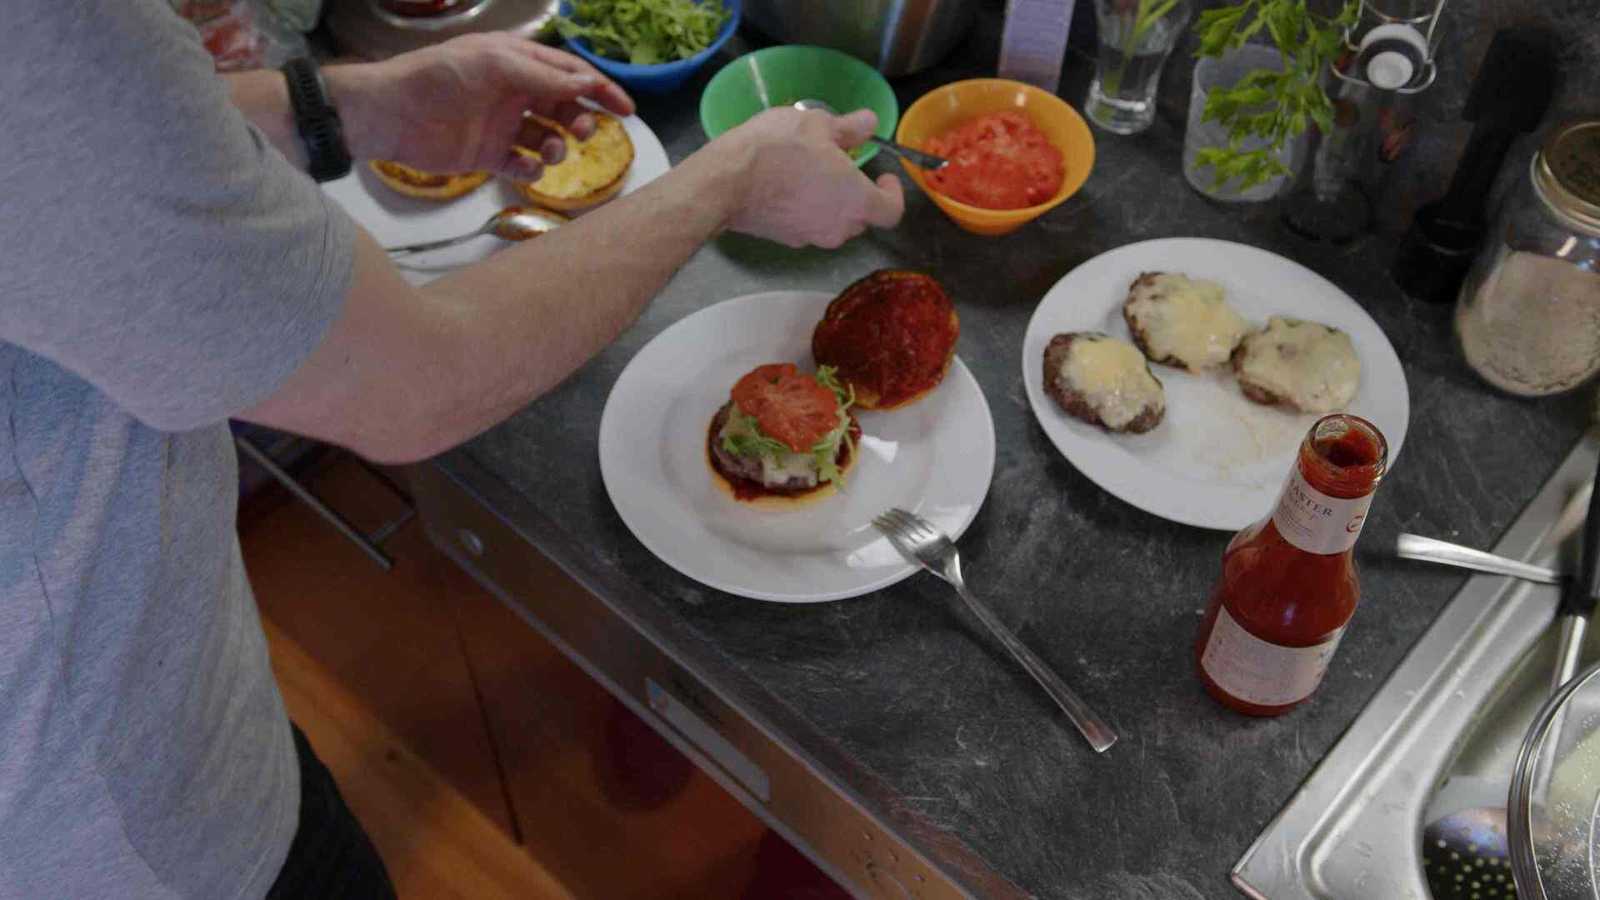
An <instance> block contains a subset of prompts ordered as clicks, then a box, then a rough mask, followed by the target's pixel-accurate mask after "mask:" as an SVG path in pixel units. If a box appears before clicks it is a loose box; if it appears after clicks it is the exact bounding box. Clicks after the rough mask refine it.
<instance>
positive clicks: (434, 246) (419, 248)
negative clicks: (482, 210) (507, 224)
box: [383, 228, 484, 256]
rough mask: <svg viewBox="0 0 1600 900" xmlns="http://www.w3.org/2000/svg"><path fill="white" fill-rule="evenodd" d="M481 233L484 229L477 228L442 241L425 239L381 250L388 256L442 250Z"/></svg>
mask: <svg viewBox="0 0 1600 900" xmlns="http://www.w3.org/2000/svg"><path fill="white" fill-rule="evenodd" d="M483 233H484V229H482V228H479V229H478V230H477V231H474V232H472V233H471V234H458V235H456V236H455V237H453V238H445V239H444V240H442V241H425V242H423V243H421V244H406V245H405V246H403V247H385V248H383V252H385V253H387V254H389V255H390V256H403V255H405V254H407V253H422V252H424V251H426V250H442V249H444V248H445V247H454V246H455V245H456V244H461V243H465V242H467V241H470V240H472V239H473V238H475V237H477V236H478V235H480V234H483Z"/></svg>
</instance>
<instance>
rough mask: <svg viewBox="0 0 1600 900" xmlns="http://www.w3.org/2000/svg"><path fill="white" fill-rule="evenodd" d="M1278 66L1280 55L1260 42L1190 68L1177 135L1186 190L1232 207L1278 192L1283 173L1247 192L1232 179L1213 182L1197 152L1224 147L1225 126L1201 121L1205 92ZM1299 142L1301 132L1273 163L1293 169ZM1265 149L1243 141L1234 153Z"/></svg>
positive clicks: (1258, 142) (1261, 142)
mask: <svg viewBox="0 0 1600 900" xmlns="http://www.w3.org/2000/svg"><path fill="white" fill-rule="evenodd" d="M1281 68H1283V57H1282V56H1281V55H1279V53H1278V51H1277V50H1275V49H1273V48H1271V47H1266V46H1263V45H1260V44H1245V45H1244V46H1243V47H1240V48H1238V49H1236V50H1232V51H1230V52H1228V53H1226V54H1224V55H1222V56H1220V57H1207V58H1205V59H1202V60H1200V61H1199V62H1198V63H1196V64H1195V67H1194V84H1193V87H1192V88H1191V92H1190V95H1189V125H1188V128H1187V129H1185V131H1184V133H1183V174H1184V177H1185V178H1187V179H1188V181H1189V186H1190V187H1192V188H1194V189H1195V190H1197V191H1199V192H1200V193H1202V194H1204V195H1206V196H1207V197H1210V198H1212V199H1213V200H1222V201H1226V202H1234V203H1238V202H1253V201H1261V200H1270V199H1272V198H1273V197H1274V196H1277V194H1278V192H1279V191H1280V190H1282V189H1283V186H1284V183H1285V182H1286V181H1288V177H1287V176H1283V175H1279V176H1277V177H1275V178H1270V179H1268V180H1266V181H1265V182H1263V183H1261V184H1257V185H1253V186H1251V187H1249V188H1245V187H1244V186H1243V185H1242V184H1240V183H1239V181H1238V179H1230V180H1229V181H1227V182H1224V183H1222V184H1217V183H1216V172H1214V171H1213V170H1212V168H1211V167H1210V166H1203V165H1201V164H1200V160H1199V156H1200V151H1201V150H1204V149H1208V148H1211V147H1226V146H1227V145H1228V129H1227V128H1226V127H1224V126H1223V125H1222V124H1221V123H1220V122H1206V121H1203V120H1202V117H1203V116H1204V114H1205V110H1206V98H1207V97H1208V96H1210V94H1211V92H1212V91H1214V90H1218V89H1220V88H1229V87H1232V86H1233V85H1234V84H1236V83H1237V82H1238V81H1239V79H1241V78H1243V77H1245V76H1246V75H1248V74H1250V73H1251V72H1254V71H1255V70H1257V69H1281ZM1304 144H1305V135H1304V134H1300V135H1297V136H1295V137H1294V138H1292V139H1290V140H1288V141H1286V142H1284V145H1283V147H1281V148H1280V149H1279V150H1278V152H1277V154H1276V157H1277V160H1278V162H1280V163H1282V164H1283V165H1284V166H1285V167H1286V168H1289V169H1291V170H1293V169H1294V166H1295V162H1296V161H1297V160H1298V159H1300V157H1301V152H1300V150H1301V148H1302V147H1303V146H1304ZM1267 145H1268V142H1267V140H1266V138H1261V137H1248V138H1245V139H1244V140H1243V141H1242V142H1241V143H1240V149H1241V150H1257V149H1261V148H1264V147H1266V146H1267ZM1291 175H1292V171H1291Z"/></svg>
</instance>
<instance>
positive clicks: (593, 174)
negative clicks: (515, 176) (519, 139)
mask: <svg viewBox="0 0 1600 900" xmlns="http://www.w3.org/2000/svg"><path fill="white" fill-rule="evenodd" d="M590 115H592V116H594V120H595V125H594V134H591V135H589V139H588V140H584V141H580V140H578V139H577V137H576V136H574V135H573V133H572V132H570V131H568V130H567V129H566V128H564V127H563V126H561V125H560V124H559V123H557V122H555V121H552V120H550V119H546V118H543V117H540V116H534V118H535V119H537V120H538V121H539V123H540V124H541V125H543V126H545V127H546V128H549V129H550V130H552V131H554V132H556V133H557V134H559V135H561V139H562V140H564V141H566V144H567V155H566V157H565V158H563V159H562V160H561V162H559V163H557V164H555V165H553V166H545V167H544V172H543V173H542V174H541V175H540V176H539V180H538V181H534V182H527V181H519V182H516V186H517V190H518V191H520V192H522V194H523V195H524V196H526V197H527V198H528V199H529V200H531V201H533V202H534V203H536V204H538V205H539V206H543V207H545V208H547V209H557V210H563V211H568V210H574V209H585V208H587V207H590V206H595V205H597V204H600V203H603V202H605V201H606V200H610V199H611V198H612V197H614V196H616V195H617V192H618V191H621V190H622V183H623V182H624V181H626V180H627V178H628V169H629V167H631V166H632V165H633V140H632V139H631V138H629V137H628V130H627V129H626V128H624V127H623V126H622V120H621V119H618V118H617V117H616V116H612V115H607V114H606V113H603V112H591V113H590ZM516 149H517V152H518V153H522V154H524V155H527V156H537V155H538V154H536V153H534V152H533V151H532V150H528V149H526V148H524V147H518V148H516Z"/></svg>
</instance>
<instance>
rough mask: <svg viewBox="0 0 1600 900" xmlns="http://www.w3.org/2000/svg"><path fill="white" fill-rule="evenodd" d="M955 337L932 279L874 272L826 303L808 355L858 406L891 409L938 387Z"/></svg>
mask: <svg viewBox="0 0 1600 900" xmlns="http://www.w3.org/2000/svg"><path fill="white" fill-rule="evenodd" d="M960 337H961V319H960V318H959V317H958V316H957V315H956V307H955V304H953V303H951V302H950V297H949V295H948V294H946V293H945V292H944V288H943V287H941V286H940V285H939V282H937V281H935V280H934V279H933V278H932V277H930V276H928V275H924V274H922V273H921V272H908V271H904V270H898V269H881V270H879V271H877V272H873V273H872V274H871V275H868V276H867V277H865V278H863V279H861V280H860V281H857V282H856V283H855V284H852V285H850V286H849V287H847V288H845V289H844V291H843V292H842V293H840V294H839V296H837V297H835V298H834V299H833V302H831V303H829V304H828V309H827V311H826V312H824V313H823V315H822V321H820V322H818V323H817V327H816V330H814V331H813V332H812V333H811V355H812V356H813V357H815V358H816V360H817V364H818V365H823V366H834V367H836V368H837V369H838V370H839V379H840V380H841V381H843V382H844V383H845V384H848V385H849V386H850V387H851V388H852V389H854V391H855V397H856V403H857V404H858V405H859V406H860V407H861V408H862V409H894V408H896V407H900V406H905V405H907V404H909V403H912V402H914V401H916V400H917V399H919V398H920V397H922V396H923V395H925V394H927V393H928V392H929V391H932V390H933V389H934V388H936V387H938V386H939V382H941V381H943V380H944V375H945V373H946V372H948V371H949V370H950V363H951V361H952V360H954V359H955V355H956V340H957V339H958V338H960Z"/></svg>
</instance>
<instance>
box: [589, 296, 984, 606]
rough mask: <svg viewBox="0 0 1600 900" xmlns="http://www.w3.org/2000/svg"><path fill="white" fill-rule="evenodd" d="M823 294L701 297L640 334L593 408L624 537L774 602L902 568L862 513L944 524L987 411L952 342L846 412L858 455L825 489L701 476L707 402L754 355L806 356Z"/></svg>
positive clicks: (974, 497) (973, 483)
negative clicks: (915, 390) (904, 402)
mask: <svg viewBox="0 0 1600 900" xmlns="http://www.w3.org/2000/svg"><path fill="white" fill-rule="evenodd" d="M832 299H833V297H832V295H830V294H824V293H820V292H815V291H776V292H773V293H767V294H753V295H750V296H747V297H739V298H737V299H734V300H728V301H725V302H723V303H719V304H717V305H715V306H711V307H707V308H705V309H702V310H700V311H699V312H697V313H694V314H693V315H690V316H687V317H685V318H683V319H681V320H679V321H678V322H676V323H674V324H673V325H672V326H671V327H669V328H667V329H666V330H665V331H663V332H661V333H660V334H658V335H656V337H655V338H654V339H653V340H652V341H650V343H648V344H646V345H645V347H644V349H642V350H640V351H639V353H638V355H637V356H635V357H634V358H633V360H632V361H631V362H629V363H628V367H627V368H626V369H624V370H623V372H622V375H621V376H620V377H618V379H617V383H616V385H615V386H614V387H612V389H611V396H610V397H609V398H608V399H607V400H606V408H605V412H604V413H603V414H602V415H601V417H600V474H601V477H602V478H603V479H604V480H605V485H606V492H607V493H609V494H610V495H611V502H612V504H614V505H615V506H616V508H617V512H618V514H620V515H621V516H622V521H623V522H625V523H626V524H627V526H628V528H629V529H630V530H631V531H632V532H633V533H634V535H635V536H636V537H638V538H639V542H640V543H642V544H644V545H645V547H646V548H648V549H649V550H650V552H651V553H654V554H655V555H656V556H658V557H660V558H661V560H662V562H665V563H666V564H667V565H669V566H671V567H673V568H674V569H677V570H678V571H679V572H682V573H683V574H685V575H687V576H689V577H690V578H693V579H694V580H696V581H698V582H701V583H702V584H706V585H709V586H711V587H714V588H716V589H718V590H722V591H727V592H728V593H730V594H739V595H741V596H745V597H751V598H754V599H757V600H775V601H778V602H782V603H813V602H818V601H822V600H838V599H842V598H844V597H855V596H858V595H860V594H866V593H870V592H872V591H875V590H878V589H880V588H884V587H887V586H889V585H891V584H894V583H895V582H897V581H899V580H901V579H902V578H905V577H906V576H907V575H910V574H911V573H912V572H913V571H915V568H914V567H913V566H911V565H910V564H908V563H907V562H906V561H905V560H904V559H903V558H902V557H901V556H900V554H899V553H897V552H895V550H894V548H893V547H892V546H890V545H889V542H888V540H887V539H885V538H883V537H882V536H880V535H879V534H878V532H877V531H876V530H875V529H873V527H872V518H873V516H876V515H878V514H879V513H881V512H883V511H884V510H886V509H888V508H889V507H892V506H899V507H902V508H904V509H910V510H914V511H917V512H920V513H921V514H922V515H923V516H925V517H927V518H928V519H930V520H931V521H932V522H933V523H934V524H935V525H937V526H938V527H939V528H941V529H943V530H944V532H945V533H946V534H949V535H950V536H951V537H952V538H954V537H958V536H960V534H961V532H962V531H964V530H965V529H966V527H967V525H968V523H970V522H971V521H972V518H973V516H975V515H977V513H978V507H980V506H981V505H983V498H984V496H985V495H986V494H988V492H989V479H990V478H991V477H992V476H993V474H994V421H993V420H992V419H991V418H990V416H989V404H988V403H987V402H986V401H985V400H984V397H983V391H982V390H980V389H979V387H978V382H977V381H976V380H975V379H973V377H972V373H971V372H969V371H967V367H966V366H965V365H964V364H962V362H961V359H960V358H959V357H958V358H957V359H956V360H955V363H954V365H952V366H951V367H950V372H949V374H948V375H946V377H945V379H944V382H943V383H942V384H940V385H939V387H938V388H936V389H935V390H934V391H933V392H932V393H930V394H929V395H928V396H926V397H924V398H922V399H921V400H919V401H917V402H916V403H914V404H912V405H911V406H908V407H906V408H904V409H900V410H895V411H893V412H884V413H877V412H865V411H863V412H859V413H857V418H858V419H860V421H861V430H862V438H861V444H860V447H859V448H858V452H859V453H860V454H861V456H860V461H859V462H858V463H857V464H856V466H855V468H854V469H852V470H851V472H850V475H849V478H848V480H847V482H846V484H845V485H844V486H843V487H842V488H841V489H840V490H839V492H838V493H836V494H834V495H833V496H831V497H826V498H823V499H821V500H818V501H816V502H814V503H810V504H807V505H804V506H801V507H798V508H796V509H791V510H770V509H756V508H752V507H750V506H747V505H745V504H742V503H739V502H738V501H736V500H734V499H733V498H731V497H729V496H728V495H727V493H726V492H724V491H723V490H721V489H720V488H718V487H716V486H715V485H713V484H712V481H711V471H710V464H709V462H708V461H707V459H706V429H707V428H708V427H709V426H710V424H711V417H712V416H713V415H715V414H716V412H717V410H718V409H719V408H721V406H722V404H724V403H726V402H727V401H728V391H729V390H731V389H732V387H733V384H734V382H735V381H738V380H739V378H740V377H741V376H743V375H744V374H745V373H746V372H749V371H750V370H751V369H753V368H755V367H756V366H758V365H761V364H763V363H769V362H793V363H795V364H797V365H799V366H801V367H802V368H809V367H810V366H812V365H813V364H814V363H813V361H812V359H811V330H812V328H814V327H815V326H816V324H817V321H818V320H819V319H821V318H822V313H823V310H824V309H826V308H827V305H828V301H830V300H832Z"/></svg>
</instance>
